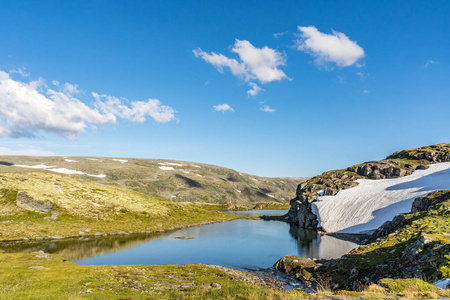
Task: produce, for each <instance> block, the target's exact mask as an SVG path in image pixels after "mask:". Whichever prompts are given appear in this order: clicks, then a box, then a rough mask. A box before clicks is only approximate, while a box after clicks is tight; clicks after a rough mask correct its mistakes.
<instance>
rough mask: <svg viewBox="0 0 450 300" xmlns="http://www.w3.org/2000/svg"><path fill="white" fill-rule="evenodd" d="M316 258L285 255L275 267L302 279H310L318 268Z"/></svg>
mask: <svg viewBox="0 0 450 300" xmlns="http://www.w3.org/2000/svg"><path fill="white" fill-rule="evenodd" d="M317 266H318V265H317V264H316V262H315V261H314V260H312V259H309V258H305V257H299V256H295V255H285V256H283V257H282V258H281V259H280V260H279V261H277V262H276V263H275V264H274V265H273V268H274V269H275V270H278V271H280V272H283V273H286V274H291V275H294V276H295V278H297V279H298V280H300V281H303V282H304V281H307V280H310V279H311V278H312V277H313V275H314V271H315V269H316V268H317Z"/></svg>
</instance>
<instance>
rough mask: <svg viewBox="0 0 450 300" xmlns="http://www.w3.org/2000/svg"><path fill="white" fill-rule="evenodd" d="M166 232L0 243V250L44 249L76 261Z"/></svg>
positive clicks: (133, 244) (131, 244)
mask: <svg viewBox="0 0 450 300" xmlns="http://www.w3.org/2000/svg"><path fill="white" fill-rule="evenodd" d="M165 234H167V233H155V234H133V235H129V236H108V237H85V238H79V239H78V238H77V239H65V240H58V241H55V240H45V241H39V242H27V243H22V242H21V243H17V242H7V243H0V251H4V252H5V253H16V252H25V253H31V252H36V251H40V250H42V251H44V252H46V253H51V254H60V255H62V256H64V258H65V259H67V260H70V261H76V260H80V259H85V258H88V257H93V256H97V255H102V254H107V253H111V252H117V251H120V250H124V249H127V248H132V247H135V246H138V245H140V244H142V243H146V242H149V241H151V240H154V239H157V238H159V237H161V236H163V235H165Z"/></svg>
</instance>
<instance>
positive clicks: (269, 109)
mask: <svg viewBox="0 0 450 300" xmlns="http://www.w3.org/2000/svg"><path fill="white" fill-rule="evenodd" d="M259 109H260V110H262V111H264V112H270V113H273V112H276V109H273V108H271V107H270V106H269V105H264V106H263V107H260V108H259Z"/></svg>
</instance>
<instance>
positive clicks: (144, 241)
mask: <svg viewBox="0 0 450 300" xmlns="http://www.w3.org/2000/svg"><path fill="white" fill-rule="evenodd" d="M237 213H239V214H252V215H263V214H264V215H270V214H271V215H276V214H278V215H282V214H284V213H286V211H267V210H264V211H250V212H237ZM180 236H188V237H193V239H177V237H180ZM356 246H357V244H355V243H353V242H349V241H344V240H340V239H337V238H334V237H331V236H327V235H318V234H317V232H316V231H312V230H305V229H301V228H296V227H293V226H290V225H289V224H287V223H284V222H279V221H264V220H247V219H237V220H233V221H229V222H223V223H215V224H210V225H205V226H200V227H190V228H185V229H180V230H176V231H172V232H166V233H160V234H151V235H130V236H120V237H119V236H108V237H104V238H93V237H92V238H84V239H74V240H62V241H46V242H42V243H34V244H23V243H22V244H16V245H13V244H10V245H9V246H8V245H6V244H5V245H0V249H1V250H4V251H5V252H20V251H24V252H33V251H38V250H44V251H45V252H49V253H59V254H61V255H63V256H64V257H65V258H66V259H68V260H71V261H74V262H76V263H78V264H81V265H122V264H127V265H128V264H140V265H153V264H187V263H203V264H214V265H221V266H225V267H231V268H237V269H254V268H268V267H271V266H272V265H273V264H274V263H275V262H276V261H277V260H278V259H280V258H281V257H282V256H283V255H287V254H292V255H297V256H302V257H308V258H337V257H340V256H341V255H343V254H345V253H347V252H349V251H350V250H351V249H353V248H355V247H356ZM17 247H20V248H17Z"/></svg>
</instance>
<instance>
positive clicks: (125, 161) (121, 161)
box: [111, 158, 128, 164]
mask: <svg viewBox="0 0 450 300" xmlns="http://www.w3.org/2000/svg"><path fill="white" fill-rule="evenodd" d="M111 160H113V161H118V162H120V163H122V164H124V163H127V162H128V160H126V159H117V158H113V159H111Z"/></svg>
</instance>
